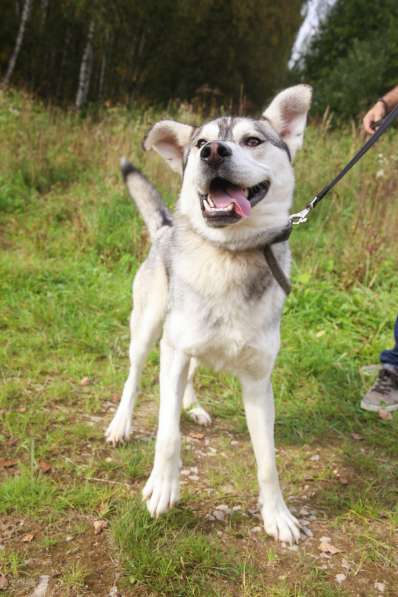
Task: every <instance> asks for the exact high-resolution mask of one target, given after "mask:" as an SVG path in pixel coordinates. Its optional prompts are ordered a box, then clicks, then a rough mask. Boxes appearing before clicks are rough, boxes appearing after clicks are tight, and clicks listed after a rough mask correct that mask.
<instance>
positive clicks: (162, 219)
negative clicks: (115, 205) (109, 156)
mask: <svg viewBox="0 0 398 597" xmlns="http://www.w3.org/2000/svg"><path fill="white" fill-rule="evenodd" d="M120 169H121V172H122V176H123V180H124V182H125V183H126V185H127V188H128V190H129V193H130V195H131V197H132V198H133V199H134V202H135V204H136V206H137V208H138V211H139V212H140V214H141V216H142V218H143V220H144V222H145V224H146V226H147V228H148V230H149V235H150V237H151V240H153V239H154V238H155V236H156V233H157V231H158V230H159V229H160V228H162V226H172V223H173V221H172V217H171V213H170V211H169V210H168V208H167V207H166V205H165V204H164V202H163V199H162V197H161V195H160V193H159V192H158V191H157V190H156V189H155V187H154V186H153V185H152V184H151V183H150V182H149V180H148V179H147V178H146V177H145V176H144V175H143V174H142V172H140V171H139V170H138V169H137V168H135V166H133V164H132V163H131V162H129V161H128V160H127V159H126V158H122V159H121V161H120Z"/></svg>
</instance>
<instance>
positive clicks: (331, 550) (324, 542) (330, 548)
mask: <svg viewBox="0 0 398 597" xmlns="http://www.w3.org/2000/svg"><path fill="white" fill-rule="evenodd" d="M319 541H320V543H319V550H320V551H321V552H322V553H326V554H329V555H331V556H334V555H335V554H336V553H339V552H340V551H341V550H340V549H337V547H335V546H334V545H332V543H331V542H330V537H321V538H320V540H319Z"/></svg>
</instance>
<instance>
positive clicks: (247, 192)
mask: <svg viewBox="0 0 398 597" xmlns="http://www.w3.org/2000/svg"><path fill="white" fill-rule="evenodd" d="M244 194H245V195H246V197H248V196H249V189H245V190H244Z"/></svg>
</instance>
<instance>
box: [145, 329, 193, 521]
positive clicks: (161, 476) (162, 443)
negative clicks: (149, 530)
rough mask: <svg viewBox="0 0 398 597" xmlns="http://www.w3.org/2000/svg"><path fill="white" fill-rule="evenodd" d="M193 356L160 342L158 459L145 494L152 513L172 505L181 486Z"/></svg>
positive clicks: (157, 513) (160, 511)
mask: <svg viewBox="0 0 398 597" xmlns="http://www.w3.org/2000/svg"><path fill="white" fill-rule="evenodd" d="M188 368H189V356H188V355H186V354H185V353H183V352H181V351H178V350H175V349H174V348H172V347H171V346H169V345H168V344H167V343H166V341H165V340H164V339H163V340H162V342H161V345H160V408H159V426H158V432H157V437H156V448H155V461H154V465H153V469H152V473H151V476H150V477H149V479H148V481H147V483H146V485H145V487H144V490H143V497H144V499H145V500H146V501H147V507H148V510H149V512H150V514H151V516H156V517H158V516H159V514H162V513H163V512H166V511H167V510H168V509H169V508H171V507H172V506H173V505H174V504H175V502H176V501H177V500H178V497H179V487H180V479H179V475H180V471H179V469H180V443H181V440H180V414H181V403H182V397H183V395H184V390H185V386H186V382H187V375H188Z"/></svg>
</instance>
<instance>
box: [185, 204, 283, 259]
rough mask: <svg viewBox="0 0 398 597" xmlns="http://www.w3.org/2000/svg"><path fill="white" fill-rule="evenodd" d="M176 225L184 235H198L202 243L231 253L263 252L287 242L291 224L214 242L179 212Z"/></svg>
mask: <svg viewBox="0 0 398 597" xmlns="http://www.w3.org/2000/svg"><path fill="white" fill-rule="evenodd" d="M174 225H175V226H176V227H177V228H178V229H179V230H180V231H181V232H182V234H184V232H185V233H189V234H193V235H196V236H198V237H199V238H200V239H201V241H202V242H205V243H208V244H210V245H212V246H213V247H216V248H219V249H222V250H224V251H229V252H231V253H243V252H246V251H253V250H262V249H263V248H264V247H265V246H266V245H272V244H274V243H275V242H281V241H285V240H287V239H288V237H289V233H290V224H289V222H287V223H286V225H285V226H277V227H276V226H272V227H269V228H267V229H266V230H259V231H256V232H253V233H252V234H251V235H250V236H248V237H244V238H235V239H225V240H213V239H209V238H208V237H207V236H206V235H205V234H204V233H203V232H202V231H201V230H198V229H197V228H196V227H195V226H194V225H193V224H192V222H191V221H190V219H189V217H188V216H186V215H184V214H181V213H179V212H178V211H177V212H176V213H175V219H174Z"/></svg>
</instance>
